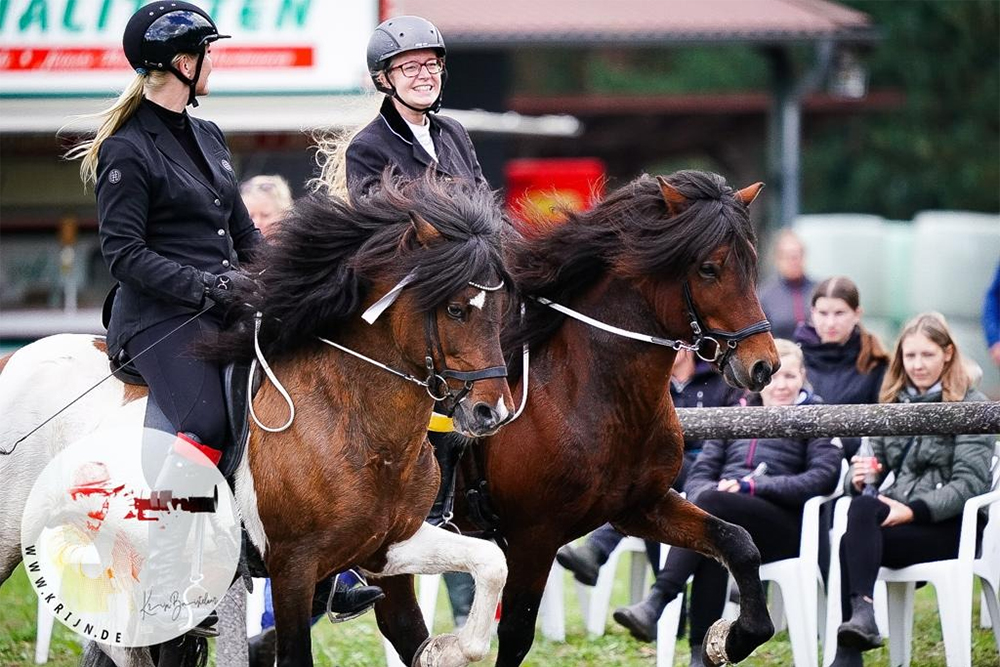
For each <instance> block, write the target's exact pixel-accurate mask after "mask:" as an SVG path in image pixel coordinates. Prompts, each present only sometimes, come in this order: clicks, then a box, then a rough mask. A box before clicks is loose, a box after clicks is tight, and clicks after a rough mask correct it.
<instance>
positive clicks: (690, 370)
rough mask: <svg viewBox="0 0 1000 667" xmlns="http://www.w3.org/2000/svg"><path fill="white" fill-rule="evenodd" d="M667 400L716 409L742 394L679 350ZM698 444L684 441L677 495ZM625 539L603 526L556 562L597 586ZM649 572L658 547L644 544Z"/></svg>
mask: <svg viewBox="0 0 1000 667" xmlns="http://www.w3.org/2000/svg"><path fill="white" fill-rule="evenodd" d="M670 397H671V399H673V402H674V407H675V408H720V407H727V406H732V405H740V404H741V403H745V401H744V399H743V391H742V390H741V389H734V388H733V387H730V386H729V385H728V384H726V381H725V379H723V377H722V374H721V373H719V372H718V371H716V370H715V368H714V367H713V366H712V365H711V364H710V363H708V362H707V361H702V360H700V359H698V358H697V357H695V355H694V353H693V352H691V351H690V350H679V351H678V352H677V356H676V358H675V359H674V365H673V368H672V369H671V371H670ZM701 446H702V441H701V440H690V439H685V440H684V462H683V465H682V466H681V470H680V472H679V473H678V474H677V479H676V480H674V484H673V488H674V489H676V490H677V491H681V490H682V489H683V488H684V482H685V480H686V479H687V474H688V470H690V468H691V464H693V463H694V460H695V458H696V457H697V456H698V453H699V452H700V451H701ZM624 537H625V536H624V535H622V534H621V533H619V532H618V531H617V530H615V529H614V528H613V527H612V526H611V524H609V523H608V524H604V525H603V526H601V527H600V528H598V529H597V530H595V531H594V532H593V533H591V534H590V536H588V537H587V541H586V542H585V543H584V545H583V546H581V547H579V548H575V547H573V546H571V545H569V544H567V545H566V546H564V547H562V548H561V549H559V551H558V552H557V553H556V561H558V562H559V564H560V565H562V566H563V567H564V568H566V569H567V570H569V571H570V572H572V573H573V577H574V578H575V579H576V580H577V581H579V582H580V583H581V584H584V585H585V586H593V585H595V584H596V583H597V574H598V570H600V569H601V566H602V565H604V564H605V563H606V562H608V558H609V557H610V556H611V552H612V551H614V550H615V547H616V546H618V543H619V542H621V541H622V539H623V538H624ZM646 552H647V553H648V554H649V559H650V564H651V565H652V566H653V571H654V572H656V571H658V570H659V569H660V557H659V553H660V545H659V543H658V542H649V541H647V542H646Z"/></svg>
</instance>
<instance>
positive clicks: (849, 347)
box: [795, 276, 889, 460]
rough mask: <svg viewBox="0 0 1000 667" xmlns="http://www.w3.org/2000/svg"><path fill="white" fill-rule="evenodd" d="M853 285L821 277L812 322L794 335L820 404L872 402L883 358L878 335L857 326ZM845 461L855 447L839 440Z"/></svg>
mask: <svg viewBox="0 0 1000 667" xmlns="http://www.w3.org/2000/svg"><path fill="white" fill-rule="evenodd" d="M862 312H863V311H862V308H861V300H860V298H859V296H858V287H857V285H855V284H854V282H853V281H852V280H851V279H850V278H847V277H845V276H834V277H833V278H827V279H826V280H824V281H823V282H821V283H820V284H819V285H817V286H816V289H815V291H814V292H813V295H812V312H811V314H812V323H811V324H803V325H801V326H799V328H798V329H797V330H796V332H795V342H796V343H798V344H799V345H800V346H801V347H802V353H803V355H804V356H805V364H806V370H807V371H808V373H809V382H810V384H812V388H813V392H814V393H815V394H816V395H817V396H819V397H820V398H821V399H823V402H824V403H827V404H833V405H840V404H845V403H878V397H879V388H880V387H881V386H882V378H883V377H884V376H885V369H886V366H887V365H888V362H889V355H888V354H886V351H885V348H884V347H882V342H881V341H880V340H879V339H878V336H876V335H875V334H872V333H870V332H868V331H866V330H865V328H864V327H863V326H862V325H861V315H862ZM843 444H844V456H845V457H847V458H848V460H850V457H852V456H854V454H855V452H857V450H858V446H859V445H860V444H861V441H860V439H858V438H844V439H843Z"/></svg>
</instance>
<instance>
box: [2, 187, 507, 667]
mask: <svg viewBox="0 0 1000 667" xmlns="http://www.w3.org/2000/svg"><path fill="white" fill-rule="evenodd" d="M505 233H506V232H505V231H504V224H503V219H502V213H501V211H500V209H499V207H498V205H497V203H496V201H495V199H494V197H493V195H492V194H491V193H490V192H488V191H485V190H482V189H478V188H474V187H472V186H467V185H460V184H445V183H441V182H436V181H432V180H430V179H425V180H418V181H414V182H412V183H409V184H405V185H401V184H398V183H393V182H389V183H387V184H385V185H384V186H383V188H381V189H378V190H375V191H373V192H372V193H371V194H370V195H368V196H366V197H361V198H356V199H355V201H353V202H352V203H350V204H348V203H347V202H346V201H342V200H340V199H337V198H333V197H327V196H325V195H314V196H312V197H309V198H306V199H304V200H302V201H300V202H299V203H298V204H297V205H296V207H295V209H294V210H293V211H292V212H291V213H290V214H289V215H288V217H286V218H285V219H284V221H283V222H282V226H281V228H280V230H279V231H278V232H277V234H276V237H274V238H273V239H272V241H271V243H270V245H269V247H268V248H266V249H265V250H264V256H263V260H262V261H261V262H260V264H259V265H258V266H256V267H255V269H258V270H259V269H262V271H261V273H260V276H259V279H258V287H257V288H256V290H255V292H254V294H241V295H240V296H241V297H242V298H243V300H244V301H246V302H247V303H248V305H251V306H253V309H251V310H250V312H249V314H250V315H252V314H253V310H254V309H255V310H259V311H260V312H261V313H263V320H262V321H263V324H262V326H261V327H260V332H259V343H260V346H261V349H262V352H263V356H264V358H265V359H266V360H267V361H269V362H270V366H271V368H272V371H273V373H274V375H275V377H276V378H278V379H279V381H280V382H281V383H282V384H283V385H284V386H285V387H286V388H287V391H288V394H289V395H290V397H291V401H292V402H293V403H294V406H295V412H294V420H292V421H291V424H290V425H289V427H288V428H287V429H286V430H284V431H277V430H276V432H271V431H268V430H263V429H261V428H252V429H251V434H250V437H249V445H248V451H247V454H246V455H245V456H244V458H243V460H242V462H241V463H240V466H239V469H238V470H237V472H236V475H235V495H236V498H237V504H238V506H239V508H240V512H241V514H242V518H243V522H244V525H245V527H246V529H247V532H248V534H249V536H250V539H251V540H252V542H253V544H254V546H255V547H256V549H257V550H258V551H259V552H260V554H261V555H262V556H263V560H264V562H265V563H266V566H267V570H268V573H269V576H270V577H271V578H272V580H273V591H274V607H275V620H276V629H277V652H278V664H279V665H281V666H282V667H293V666H294V667H303V666H308V665H311V664H313V663H312V655H311V649H310V635H309V629H310V614H311V607H312V598H313V590H314V587H315V585H316V583H317V582H319V581H321V580H323V579H325V578H326V577H328V576H330V575H331V574H332V573H334V572H339V571H342V570H345V569H347V568H349V567H353V566H356V567H360V568H361V569H362V570H363V571H366V572H367V573H369V574H372V575H374V574H381V575H398V574H405V573H423V572H431V573H435V572H442V571H447V570H454V569H458V570H463V571H468V572H470V573H471V574H472V575H473V577H474V578H475V581H476V600H475V603H474V604H473V608H472V612H471V614H470V615H469V622H468V623H467V625H466V626H465V627H464V628H463V629H462V630H460V631H459V632H458V633H457V634H456V635H450V634H449V635H442V636H440V637H436V638H434V639H433V640H431V641H430V642H429V643H428V644H427V646H425V647H424V648H423V649H422V650H421V651H420V656H419V662H418V663H417V664H421V665H441V666H453V665H465V664H468V663H469V662H471V661H476V660H480V659H481V658H482V657H483V656H484V655H485V654H486V653H487V651H488V650H489V642H490V629H491V624H492V620H493V615H494V611H495V609H496V605H497V603H498V601H499V596H500V591H501V589H502V587H503V583H504V580H505V577H506V565H505V562H504V557H503V553H502V552H501V551H500V549H498V548H497V547H495V546H494V545H491V544H488V543H484V542H482V541H480V540H474V539H472V538H468V537H462V536H459V535H455V534H453V533H450V532H448V531H445V530H443V529H440V528H435V527H432V526H430V525H428V524H425V523H424V521H423V520H424V517H426V516H427V513H428V511H429V510H430V507H431V503H432V501H433V500H434V497H435V494H436V493H437V489H438V484H439V473H438V466H437V463H436V461H435V459H434V455H433V452H432V450H431V447H430V445H429V444H428V443H427V439H426V432H427V425H428V422H429V419H430V416H431V411H432V407H433V405H434V402H435V400H438V399H447V397H448V395H450V396H451V399H452V400H453V401H456V402H457V404H456V405H455V411H454V420H455V422H456V425H457V427H458V428H459V429H460V430H461V431H462V432H464V433H466V434H467V435H470V436H481V435H487V434H489V433H492V432H494V431H495V430H496V429H497V428H498V426H499V425H500V423H501V422H502V421H503V420H504V419H505V418H506V417H507V416H508V415H509V414H510V410H511V409H512V407H513V401H512V399H511V395H510V389H509V387H508V385H507V381H506V378H505V375H506V372H505V369H504V368H503V365H504V364H503V356H502V353H501V346H500V330H501V323H502V320H503V317H502V313H503V311H504V309H505V307H506V302H507V301H508V299H509V296H508V292H507V289H505V288H504V287H503V286H504V285H505V284H506V285H507V287H508V288H509V286H510V284H511V281H510V277H509V276H508V274H507V271H506V268H505V267H504V264H503V253H502V246H501V244H502V236H503V235H504V234H505ZM362 311H365V313H366V314H367V315H370V317H368V318H367V319H366V320H365V321H362V319H361V318H360V317H359V315H360V314H361V313H362ZM381 311H384V312H381ZM380 312H381V314H380V316H376V315H379V313H380ZM369 322H370V323H369ZM240 324H241V325H242V326H237V327H236V328H234V329H233V330H232V331H231V332H230V333H228V334H223V335H222V337H221V338H220V340H219V341H218V343H217V345H216V352H217V353H219V352H222V353H224V352H226V351H228V353H230V354H231V355H232V356H234V357H240V356H242V357H247V358H249V357H250V356H251V355H253V350H254V327H253V326H252V325H250V324H248V321H243V322H241V323H240ZM327 342H331V343H336V344H337V346H339V347H333V346H331V345H329V344H326V343H327ZM348 351H351V352H353V353H356V354H357V355H363V356H364V357H367V358H368V359H367V360H366V359H364V358H361V357H360V356H355V354H352V353H348ZM370 361H377V362H378V363H379V364H382V365H383V366H381V367H376V366H374V365H372V363H370ZM107 369H108V363H107V357H106V354H105V344H104V342H103V339H101V338H98V337H93V336H77V335H60V336H52V337H49V338H46V339H42V340H40V341H37V342H35V343H33V344H31V345H28V346H26V347H24V348H22V349H21V350H19V351H17V352H15V353H14V354H13V356H12V357H10V358H9V360H7V361H6V364H5V368H4V369H3V372H2V373H0V414H3V415H4V423H3V426H2V427H0V428H2V432H0V451H4V452H7V453H8V455H6V456H0V479H2V480H3V482H4V483H3V484H2V485H0V507H2V508H3V511H2V515H0V583H2V582H3V581H4V580H5V579H6V578H7V577H9V576H10V573H11V571H12V570H13V569H14V567H15V566H16V565H17V563H18V562H19V561H20V560H21V553H20V519H21V514H22V511H23V508H24V503H25V498H26V496H27V495H28V492H29V490H30V489H31V486H32V483H33V482H34V481H35V479H36V477H37V476H38V473H39V471H40V469H41V467H43V466H44V463H45V461H47V460H48V459H50V458H51V457H52V456H53V455H54V453H55V452H57V451H59V450H60V449H61V448H62V447H64V446H65V445H66V444H68V443H67V441H68V440H70V439H73V440H75V439H76V438H78V437H79V436H81V435H82V434H86V433H89V432H93V431H94V430H95V429H96V428H98V427H99V425H100V424H101V423H102V422H106V421H107V420H109V419H111V418H112V417H113V416H115V415H118V416H119V417H121V418H123V419H125V420H128V419H131V420H133V421H136V422H138V423H141V420H142V419H143V414H144V411H145V402H146V392H145V390H144V389H143V388H139V387H135V386H126V385H124V384H122V383H121V382H118V381H117V380H109V381H107V382H104V383H103V384H101V385H100V386H99V387H98V389H97V390H95V391H93V392H91V393H89V394H87V395H86V396H85V397H83V399H81V400H80V401H78V402H77V403H75V404H74V405H73V406H72V407H71V408H69V409H68V410H66V411H65V412H64V413H62V414H61V415H59V417H58V418H57V419H55V420H53V421H52V422H51V423H49V424H47V425H46V426H45V427H44V428H43V429H41V430H39V431H38V432H37V433H35V434H34V435H32V436H31V437H29V438H28V439H26V440H24V441H23V442H20V443H19V449H16V450H15V451H13V452H10V450H11V449H13V447H14V445H13V443H14V442H15V440H16V439H17V438H18V437H19V436H23V435H24V434H25V433H27V432H28V431H29V430H30V429H31V427H33V426H35V425H37V424H38V423H39V422H40V421H41V419H42V418H43V417H44V416H46V415H49V414H52V413H55V412H56V411H57V410H58V409H59V408H61V407H63V406H64V405H66V404H67V403H68V402H69V401H70V400H71V399H72V398H74V397H76V396H77V395H78V394H79V393H80V392H81V391H82V388H85V387H88V386H90V385H91V384H93V383H94V381H95V380H96V379H99V378H101V377H102V376H104V375H105V374H106V373H107ZM386 370H388V371H392V372H385V371H386ZM400 376H404V377H405V379H404V377H400ZM424 378H426V379H424ZM456 379H457V380H458V385H456ZM405 380H410V381H405ZM279 394H280V392H279V390H278V389H277V388H276V386H275V384H274V383H273V381H272V382H265V383H264V384H263V386H262V387H261V389H260V391H259V392H258V394H257V395H256V397H255V398H254V400H253V406H254V408H255V413H256V415H257V416H258V417H259V418H260V419H261V420H262V422H263V423H264V424H267V423H270V424H281V423H282V422H284V421H285V420H286V419H287V418H288V415H289V406H288V405H286V401H285V400H284V399H283V398H282V397H281V396H280V395H279ZM119 413H120V414H119ZM107 652H108V654H109V655H113V656H114V659H115V660H119V661H121V662H125V663H126V664H142V661H141V660H142V659H141V658H140V657H137V656H136V655H135V652H136V649H129V650H125V651H120V650H118V651H115V650H112V649H110V648H108V650H107ZM129 661H131V662H129ZM146 664H151V663H146Z"/></svg>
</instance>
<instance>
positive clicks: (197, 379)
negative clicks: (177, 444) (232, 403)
mask: <svg viewBox="0 0 1000 667" xmlns="http://www.w3.org/2000/svg"><path fill="white" fill-rule="evenodd" d="M189 317H190V316H188V315H184V316H180V317H175V318H172V319H169V320H167V321H165V322H161V323H160V324H157V325H154V326H152V327H149V328H148V329H145V330H144V331H141V332H139V333H137V334H136V335H135V336H133V337H132V338H131V339H130V340H129V341H128V342H127V343H126V344H125V351H126V353H127V354H128V355H129V356H130V357H132V358H133V359H134V361H133V362H132V365H133V366H135V368H136V369H137V370H138V371H139V373H141V374H142V377H143V379H144V380H146V384H148V385H149V393H150V395H151V396H152V398H153V400H154V401H156V404H157V405H158V406H159V408H160V409H161V410H162V411H163V414H164V415H166V417H167V419H169V420H170V423H171V424H172V425H173V427H174V429H175V430H176V431H178V432H186V433H193V434H194V435H195V436H197V437H198V439H199V440H201V442H202V443H203V444H205V445H208V446H209V447H213V448H215V449H224V448H225V447H226V446H227V444H228V441H229V437H228V428H227V425H228V422H227V419H226V407H225V401H224V397H223V387H222V370H221V368H220V365H219V364H218V363H216V362H214V361H207V360H205V359H201V358H199V357H198V356H196V353H195V352H194V350H193V349H192V348H193V346H194V345H195V344H196V343H198V342H201V341H202V340H206V339H207V338H208V337H211V336H212V335H214V334H215V333H216V332H218V330H219V325H218V323H217V322H216V321H215V319H214V318H212V317H211V316H210V315H209V314H208V313H206V314H204V315H202V316H201V317H199V318H197V319H196V320H194V321H192V322H189V323H188V324H186V325H185V326H183V327H181V328H180V329H179V330H178V331H175V332H174V333H173V334H171V335H170V336H168V337H167V338H166V339H164V340H163V341H161V342H160V343H158V344H157V345H155V346H154V347H153V348H152V349H150V350H149V351H147V352H146V353H145V354H143V355H142V356H140V357H139V358H138V359H136V358H135V357H136V355H138V354H139V353H140V352H142V351H143V350H144V349H146V347H148V346H149V345H151V344H153V343H154V342H156V341H157V340H159V339H160V338H161V337H162V336H164V335H165V334H167V333H168V332H170V331H171V330H172V329H174V328H175V327H177V326H178V325H179V324H181V323H183V322H184V321H185V320H186V319H188V318H189Z"/></svg>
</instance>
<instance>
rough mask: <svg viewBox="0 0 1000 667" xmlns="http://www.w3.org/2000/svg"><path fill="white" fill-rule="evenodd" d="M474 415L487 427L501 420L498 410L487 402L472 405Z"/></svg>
mask: <svg viewBox="0 0 1000 667" xmlns="http://www.w3.org/2000/svg"><path fill="white" fill-rule="evenodd" d="M472 416H473V417H475V418H476V421H478V422H479V423H481V424H484V425H485V426H487V427H493V426H495V425H496V423H497V422H498V421H499V419H498V418H497V412H496V410H494V409H493V408H492V407H490V406H489V405H488V404H486V403H476V404H475V405H474V406H473V407H472Z"/></svg>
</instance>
